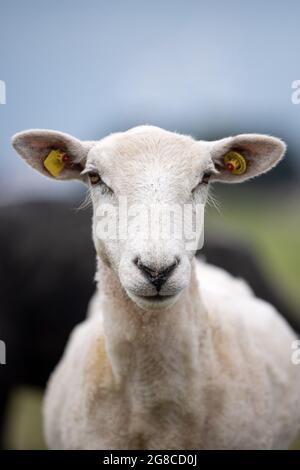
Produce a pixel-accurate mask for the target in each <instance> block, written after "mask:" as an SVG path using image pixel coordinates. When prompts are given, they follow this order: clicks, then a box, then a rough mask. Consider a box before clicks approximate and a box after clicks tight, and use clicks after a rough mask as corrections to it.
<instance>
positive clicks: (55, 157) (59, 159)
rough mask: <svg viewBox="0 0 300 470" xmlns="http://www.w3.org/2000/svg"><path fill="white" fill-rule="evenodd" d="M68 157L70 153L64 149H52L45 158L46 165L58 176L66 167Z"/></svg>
mask: <svg viewBox="0 0 300 470" xmlns="http://www.w3.org/2000/svg"><path fill="white" fill-rule="evenodd" d="M68 159H69V157H68V155H66V153H65V152H63V150H51V152H50V153H48V155H47V157H46V158H45V160H44V167H45V168H46V169H47V170H48V171H49V173H50V174H51V175H52V176H54V177H56V176H58V175H59V173H60V172H61V171H62V170H63V169H64V167H65V164H66V161H67V160H68Z"/></svg>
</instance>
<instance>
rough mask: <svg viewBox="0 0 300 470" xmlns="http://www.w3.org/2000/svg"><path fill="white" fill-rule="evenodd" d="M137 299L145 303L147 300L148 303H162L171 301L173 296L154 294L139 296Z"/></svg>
mask: <svg viewBox="0 0 300 470" xmlns="http://www.w3.org/2000/svg"><path fill="white" fill-rule="evenodd" d="M138 297H139V298H140V299H143V300H146V301H147V300H148V301H149V302H162V301H164V300H168V299H172V298H173V297H174V295H161V294H156V295H139V296H138Z"/></svg>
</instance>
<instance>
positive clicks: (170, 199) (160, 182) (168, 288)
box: [84, 127, 215, 309]
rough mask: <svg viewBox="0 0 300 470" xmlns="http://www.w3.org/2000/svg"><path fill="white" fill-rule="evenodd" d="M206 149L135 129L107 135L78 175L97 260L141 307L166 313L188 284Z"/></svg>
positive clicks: (209, 168)
mask: <svg viewBox="0 0 300 470" xmlns="http://www.w3.org/2000/svg"><path fill="white" fill-rule="evenodd" d="M206 147H207V146H205V145H202V147H201V146H200V144H199V142H196V141H195V140H193V139H192V138H190V137H186V136H180V135H177V134H173V133H170V132H166V131H162V130H160V129H157V128H152V127H139V128H135V129H132V130H131V131H128V132H124V133H120V134H114V135H112V136H109V137H107V138H105V139H103V140H102V141H101V142H99V144H97V145H95V146H94V147H93V149H92V150H91V151H90V152H89V155H88V158H87V161H86V165H85V170H84V173H86V174H87V175H88V179H89V186H90V192H91V198H92V201H93V207H94V222H93V238H94V243H95V246H96V250H97V253H98V255H99V256H100V257H101V258H102V259H103V260H104V261H106V262H107V263H109V265H110V266H111V267H112V268H113V270H114V271H115V272H116V273H117V275H118V277H119V279H120V282H121V284H122V286H123V287H124V289H125V291H126V292H127V294H128V295H129V297H130V298H131V299H132V300H133V301H134V302H136V303H137V304H138V305H140V306H141V307H144V308H151V309H152V308H162V307H166V306H169V305H171V304H172V303H174V302H175V301H176V299H177V298H178V296H179V294H180V293H181V292H182V290H183V289H184V288H185V287H186V286H187V284H188V283H189V278H190V269H191V268H190V261H191V258H192V257H193V255H194V253H195V250H196V248H197V244H199V239H200V240H201V232H202V231H203V218H202V215H203V208H204V204H205V201H206V197H207V192H208V182H209V178H210V175H211V174H212V173H214V172H215V168H214V165H213V162H212V160H211V158H210V155H209V152H208V151H207V149H206Z"/></svg>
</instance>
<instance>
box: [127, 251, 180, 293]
mask: <svg viewBox="0 0 300 470" xmlns="http://www.w3.org/2000/svg"><path fill="white" fill-rule="evenodd" d="M178 262H179V261H178V259H176V260H175V261H174V262H173V263H172V264H170V265H169V266H162V267H161V268H159V269H157V268H154V267H152V266H148V265H146V264H144V263H142V261H141V260H140V258H136V259H135V264H136V265H137V267H138V268H139V270H140V271H142V273H143V274H144V275H145V276H146V277H147V279H148V280H149V281H150V282H151V284H153V285H154V286H155V287H156V289H157V291H158V292H159V291H160V289H161V287H162V285H163V284H164V283H165V282H166V281H167V280H168V278H169V277H170V276H171V274H172V272H173V271H174V269H175V268H176V266H177V265H178Z"/></svg>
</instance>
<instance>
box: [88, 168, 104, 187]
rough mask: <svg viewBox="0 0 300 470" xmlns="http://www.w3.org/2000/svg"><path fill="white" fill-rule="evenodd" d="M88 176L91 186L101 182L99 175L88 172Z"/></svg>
mask: <svg viewBox="0 0 300 470" xmlns="http://www.w3.org/2000/svg"><path fill="white" fill-rule="evenodd" d="M88 176H89V180H90V182H91V184H92V185H95V184H98V183H100V181H101V178H100V175H99V174H98V173H95V172H92V171H90V172H89V173H88Z"/></svg>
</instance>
